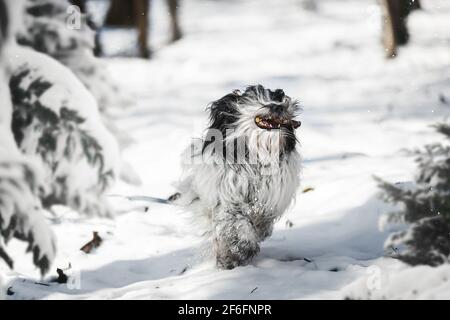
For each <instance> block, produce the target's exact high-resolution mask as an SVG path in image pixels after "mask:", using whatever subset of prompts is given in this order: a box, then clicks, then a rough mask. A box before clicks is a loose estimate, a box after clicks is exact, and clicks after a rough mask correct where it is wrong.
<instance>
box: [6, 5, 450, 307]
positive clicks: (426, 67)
mask: <svg viewBox="0 0 450 320" xmlns="http://www.w3.org/2000/svg"><path fill="white" fill-rule="evenodd" d="M0 2H1V1H0ZM26 2H27V3H28V5H29V6H30V7H33V5H34V4H35V3H39V4H40V5H47V3H50V5H49V6H50V7H47V9H48V8H50V10H46V11H45V12H46V13H45V14H44V15H46V17H47V16H48V17H49V18H48V19H47V20H42V19H43V18H42V15H43V14H42V12H41V11H39V10H30V9H28V11H27V14H28V15H29V16H33V17H34V18H36V19H35V20H33V19H31V20H28V19H24V20H23V21H25V22H27V25H28V29H27V31H26V32H24V33H23V34H21V35H20V36H18V42H19V43H21V44H24V45H28V46H31V47H32V48H33V49H35V50H36V51H40V52H44V53H46V54H47V55H50V56H52V57H53V58H55V59H56V60H58V61H59V62H60V63H62V64H63V65H65V66H66V67H68V68H69V69H70V70H71V71H72V72H73V73H74V74H75V75H76V76H77V77H78V78H79V79H80V80H81V81H82V82H83V84H84V85H85V87H86V88H87V89H89V91H90V92H91V93H92V95H93V96H94V97H95V101H96V103H97V105H98V107H99V110H100V114H101V118H102V121H103V123H104V124H106V126H107V128H108V129H109V131H111V132H112V133H113V135H114V137H115V138H116V139H117V140H118V142H119V146H120V150H121V160H122V166H121V169H122V170H121V177H120V179H118V183H116V184H115V185H114V187H113V188H112V189H111V190H110V191H108V193H107V194H118V195H151V196H157V197H162V198H164V197H167V196H169V195H170V194H171V193H172V192H173V187H172V183H173V182H175V181H177V179H178V178H179V176H180V174H181V168H180V159H179V155H180V154H181V152H182V151H183V149H184V148H185V147H186V146H187V145H188V144H189V143H190V141H191V139H193V138H195V137H201V136H202V134H203V133H204V129H205V128H206V125H207V122H208V114H207V112H206V108H207V106H208V104H209V103H210V102H211V101H214V100H217V99H219V98H220V97H222V96H224V95H226V94H228V93H230V92H231V91H233V90H235V89H241V90H242V89H244V88H245V87H246V86H248V85H253V84H262V85H264V86H265V87H268V88H271V89H277V88H281V89H283V90H284V91H285V92H286V94H288V95H289V96H291V97H292V98H295V99H298V100H300V102H301V105H302V107H303V112H302V114H301V115H300V120H301V121H302V123H303V125H302V127H301V129H300V130H299V131H298V139H299V142H300V146H299V150H300V153H301V155H302V157H303V172H302V187H301V189H299V190H298V193H297V202H296V203H295V204H294V205H293V206H292V208H291V209H290V210H289V212H288V213H287V214H286V215H285V216H284V217H283V218H282V219H281V220H280V221H279V222H278V223H277V224H276V226H275V231H274V234H273V236H272V237H271V238H270V239H268V240H267V241H265V242H264V243H263V245H262V249H261V254H260V256H258V258H257V259H256V260H255V262H254V263H253V264H252V265H251V266H248V267H245V268H238V269H236V270H233V271H229V272H220V271H219V270H216V269H215V267H214V266H213V263H212V262H211V260H208V259H205V257H204V256H202V255H201V254H198V252H199V251H201V249H202V248H203V247H202V243H203V242H202V241H203V240H202V239H203V238H201V237H200V236H198V235H197V234H195V231H196V228H195V227H193V226H192V223H190V222H189V221H188V219H186V217H185V216H183V215H182V214H181V213H180V212H179V211H180V210H178V209H176V208H173V207H167V206H161V205H155V206H154V207H153V206H152V207H151V208H150V214H145V215H144V214H143V212H142V211H143V210H142V208H143V207H142V206H141V207H133V208H131V209H132V210H131V209H130V208H129V204H127V205H128V207H127V208H126V210H125V212H122V211H121V213H120V214H119V215H118V216H117V218H116V220H114V221H110V220H105V219H93V220H89V219H84V218H80V217H79V216H78V213H82V212H76V211H77V210H78V208H76V207H75V208H73V207H72V209H74V210H73V211H75V212H73V211H68V210H67V208H66V209H61V208H58V209H57V210H53V211H54V215H56V216H52V218H51V220H50V224H51V226H52V229H53V230H54V232H55V233H56V235H57V238H58V240H59V246H58V247H59V251H58V255H57V257H56V258H55V259H56V260H55V261H56V264H57V265H58V266H66V265H68V264H69V263H72V265H74V268H77V269H78V270H82V271H83V273H82V274H83V279H84V280H83V283H82V284H83V286H82V288H81V290H78V291H70V290H67V289H66V288H63V287H55V286H51V287H48V288H47V287H42V286H41V287H36V285H34V284H33V283H32V282H31V281H30V282H24V281H22V280H21V277H29V275H30V274H33V272H34V270H33V269H30V267H28V264H27V263H25V258H23V257H19V259H18V261H19V263H16V268H17V271H16V272H17V273H9V278H8V281H9V283H10V285H11V286H12V287H13V288H14V290H15V292H17V293H16V295H15V296H12V298H48V297H50V298H55V297H56V298H61V297H62V298H73V297H76V298H86V297H98V298H110V297H113V298H121V297H125V298H132V299H133V298H144V299H146V298H149V297H150V298H154V297H156V298H158V297H159V298H164V299H166V298H169V299H170V298H189V299H197V298H203V299H205V298H206V299H210V298H234V299H247V298H255V299H258V298H260V299H264V298H272V299H273V298H281V299H300V298H333V299H339V298H344V297H348V296H349V295H350V292H351V293H352V294H353V296H354V297H356V298H360V297H365V298H367V297H370V294H373V291H370V290H369V289H370V288H367V286H366V283H367V282H366V279H367V272H368V271H370V268H371V267H372V266H375V267H377V268H378V267H380V268H381V269H382V272H384V273H385V274H388V275H389V276H390V277H391V278H392V279H393V278H395V277H398V279H399V281H400V283H403V284H407V285H405V286H401V285H397V286H396V285H395V281H392V282H390V283H387V282H386V283H385V282H383V288H382V290H381V291H377V294H379V296H380V297H383V298H386V297H387V298H398V297H405V296H408V295H412V296H413V297H430V296H431V297H436V296H440V297H449V293H450V285H449V282H448V279H450V277H449V276H448V275H450V267H449V266H448V259H447V258H445V259H447V260H445V259H444V260H445V261H444V260H443V261H444V262H446V263H447V265H446V267H445V268H443V269H439V270H438V271H437V273H433V272H434V269H433V271H430V269H426V270H425V271H424V269H414V270H415V271H412V272H411V273H409V274H407V273H402V271H403V270H405V269H407V268H408V267H407V266H406V265H404V264H402V263H401V262H400V260H399V259H397V258H398V256H396V255H397V247H395V245H392V244H387V245H386V244H385V241H386V239H387V238H388V237H389V235H390V233H391V232H392V230H391V229H389V228H387V229H380V228H379V225H380V219H381V220H383V218H382V217H383V215H385V214H386V213H389V212H391V211H392V210H393V208H392V206H388V205H386V204H385V203H383V202H382V201H381V200H380V199H379V193H380V188H379V183H378V182H377V181H376V180H375V179H374V176H377V177H380V178H382V179H384V180H386V181H389V182H392V183H394V184H402V183H405V182H410V181H414V179H415V177H416V176H418V175H419V176H420V172H418V170H417V169H418V168H417V165H416V162H415V160H414V157H411V153H410V152H405V150H415V149H418V148H422V147H423V146H425V145H428V144H430V143H434V142H435V141H442V138H441V137H440V136H439V134H438V133H437V132H436V130H435V129H434V128H433V127H432V125H434V124H436V123H443V122H446V121H447V118H448V116H449V115H450V1H448V0H420V1H419V0H378V1H377V0H133V1H125V0H111V1H109V0H85V1H83V0H80V1H75V0H72V1H71V2H72V4H74V5H77V6H78V7H79V8H80V10H81V12H82V13H83V15H82V17H83V19H85V20H83V21H85V24H87V25H88V26H89V28H85V26H84V24H82V26H83V27H82V28H79V27H76V25H77V18H78V17H79V16H78V11H77V10H78V9H77V10H75V11H74V9H73V7H68V5H69V4H68V2H67V1H66V2H64V3H65V5H61V2H60V1H59V0H58V1H51V0H27V1H26ZM52 6H56V7H59V9H58V10H60V11H58V12H59V13H58V15H55V16H56V18H55V17H53V16H52V14H53V13H54V11H55V12H56V11H57V10H51V8H52ZM61 6H62V7H61ZM66 9H67V11H66ZM58 19H59V20H58ZM57 20H58V21H59V22H60V24H56V23H54V22H55V21H57ZM29 21H31V22H29ZM33 21H34V22H33ZM73 25H75V27H74V28H72V27H73ZM42 26H43V27H42ZM48 30H50V31H48ZM53 30H58V31H56V32H53ZM43 34H45V35H46V36H45V39H41V37H40V35H43ZM55 34H56V35H57V36H55ZM86 35H88V36H87V37H86V38H87V40H86V39H85V36H86ZM55 38H56V40H55ZM55 43H56V45H55ZM79 47H81V48H82V50H81V51H80V50H78V49H77V48H79ZM94 55H95V57H94ZM61 79H64V77H61V78H60V80H61ZM69 87H72V86H69ZM77 96H78V95H77V94H74V95H73V96H72V100H73V105H77V103H78V104H80V102H79V101H78V100H77V98H76V97H77ZM80 101H81V100H80ZM83 102H84V100H83ZM93 108H94V107H93ZM88 118H89V116H88ZM444 131H445V130H444ZM449 132H450V131H449ZM431 149H433V148H431ZM431 149H427V150H428V151H429V150H431ZM433 150H435V149H433ZM428 154H429V155H430V158H433V159H434V158H438V157H434V153H433V152H432V151H430V152H428ZM426 159H428V158H426ZM433 159H432V160H430V161H429V162H427V163H428V164H430V167H432V168H434V167H433V165H432V164H433V161H434V160H433ZM427 161H428V160H427ZM441 164H442V163H439V165H441ZM425 167H426V166H422V167H421V168H422V169H423V168H425ZM430 172H433V174H434V173H436V172H441V171H439V170H430ZM448 172H450V170H449V171H445V174H446V175H447V176H448V174H447V173H448ZM439 174H440V173H439ZM431 176H432V174H431ZM437 180H439V179H436V181H437ZM433 181H434V180H433ZM425 186H426V188H425V187H424V189H423V190H425V189H426V190H427V191H429V190H430V189H429V181H428V182H426V183H425ZM447 187H448V185H446V187H445V188H447ZM445 190H447V191H448V188H447V189H445ZM447 191H446V192H447ZM88 193H89V191H85V192H83V193H82V194H88ZM428 196H429V194H427V195H426V196H425V198H426V199H428V198H427V197H428ZM445 197H446V196H444V198H445ZM410 198H411V197H410ZM410 198H408V199H410ZM417 198H419V202H420V201H422V200H423V199H424V198H421V197H419V196H418V197H417ZM445 199H447V198H445ZM397 200H398V199H397ZM425 202H426V203H427V204H428V205H429V206H430V207H431V209H430V208H428V207H427V209H426V210H425V209H424V210H422V211H423V212H426V214H430V212H432V214H433V215H436V214H440V213H441V212H444V211H443V210H441V211H439V210H438V213H436V211H433V210H434V207H433V203H432V202H427V201H425ZM425 202H424V201H422V202H420V203H421V204H423V203H425ZM445 203H446V202H445ZM113 208H114V210H115V211H117V210H118V208H120V209H122V207H120V206H119V205H118V204H113ZM147 209H148V208H147ZM445 210H446V211H445V212H446V215H448V216H450V210H448V206H447V207H446V209H445ZM78 211H80V210H78ZM145 212H147V211H145ZM427 217H428V216H427ZM422 218H423V216H420V219H422ZM418 220H419V218H417V217H416V218H414V219H413V220H411V221H409V222H411V223H414V222H417V221H418ZM446 221H447V222H446V223H445V224H446V226H447V227H448V226H450V223H448V221H450V219H448V220H446ZM447 227H445V228H442V229H440V230H441V231H442V232H441V231H440V232H441V233H439V232H438V233H436V234H437V235H438V236H439V237H440V238H439V239H440V240H439V241H441V240H442V239H445V241H450V240H448V234H449V233H448V232H447V231H446V230H447V229H446V228H447ZM92 231H98V232H99V234H100V235H101V236H102V237H103V238H104V239H105V242H104V244H103V245H102V247H101V249H98V251H97V253H96V254H94V255H91V256H86V255H84V254H81V253H80V252H79V246H80V245H81V244H82V243H83V242H85V240H86V239H88V238H90V237H91V233H92ZM430 234H434V233H433V232H429V231H427V232H425V235H430ZM441 236H442V237H441ZM427 239H428V238H427ZM423 243H428V244H430V246H431V247H429V248H426V249H425V251H427V252H434V251H435V250H434V249H435V248H433V245H434V244H435V243H441V242H437V241H436V242H434V241H428V242H427V241H423ZM449 247H450V244H448V242H446V245H444V246H443V248H444V251H445V252H444V255H445V257H448V251H446V250H447V249H448V248H449ZM11 248H12V250H10V251H11V252H19V251H20V249H22V247H20V246H18V245H17V244H12V246H11ZM441 249H442V247H441ZM20 252H21V251H20ZM393 257H394V258H395V259H392V258H393ZM304 258H307V259H306V260H305V259H304ZM22 261H24V263H21V262H22ZM26 261H28V260H26ZM308 261H309V262H308ZM311 261H313V263H311ZM432 261H434V260H432V259H429V260H427V261H425V262H424V264H433V263H434V262H433V263H431V262H432ZM422 262H423V261H422ZM435 265H436V263H435ZM432 274H435V275H436V278H432ZM424 275H430V276H429V278H427V279H425V280H424V281H422V282H420V285H418V287H414V286H415V285H416V283H417V281H416V279H422V278H424ZM442 275H444V276H442ZM441 276H442V277H441ZM438 278H439V279H440V280H439V281H442V283H444V284H443V285H442V286H439V290H437V291H434V288H435V283H436V281H437V280H436V281H435V282H433V281H434V280H433V279H438ZM444 278H446V279H447V280H442V279H444ZM383 279H384V278H383ZM428 280H429V281H428ZM383 281H384V280H383ZM391 284H392V285H391ZM255 287H256V288H257V289H255V290H253V289H254V288H255ZM105 289H107V290H105ZM252 290H253V291H252ZM414 290H416V291H417V292H418V294H412V293H411V292H414ZM368 291H369V293H368ZM430 292H431V293H430ZM372 297H373V295H372Z"/></svg>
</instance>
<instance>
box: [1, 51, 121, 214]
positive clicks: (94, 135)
mask: <svg viewBox="0 0 450 320" xmlns="http://www.w3.org/2000/svg"><path fill="white" fill-rule="evenodd" d="M10 52H11V55H12V56H13V57H14V59H10V61H11V63H10V64H11V65H10V69H11V70H12V76H11V78H10V81H9V86H10V90H11V95H12V101H13V105H14V112H13V119H12V128H13V133H14V138H15V141H16V143H17V145H18V146H19V148H20V150H21V151H22V152H23V153H24V154H25V155H27V156H28V157H30V158H35V159H36V160H37V161H38V162H39V163H40V165H41V166H42V168H44V174H45V176H44V178H45V181H46V185H47V186H48V187H47V188H46V189H42V190H41V192H40V197H41V200H42V203H43V205H44V206H45V207H47V208H48V207H51V206H52V205H55V204H61V205H67V206H69V207H71V208H73V209H74V210H77V211H79V212H81V213H85V214H88V215H109V214H110V210H109V207H108V205H107V201H106V198H105V195H104V194H105V192H106V191H107V190H108V188H109V187H110V186H111V185H112V183H113V182H114V180H115V178H116V177H117V169H118V164H119V150H118V146H117V142H116V140H115V138H114V137H113V136H112V135H111V133H110V132H109V131H108V130H107V129H106V127H105V126H104V124H103V122H102V120H101V117H100V113H99V110H98V107H97V103H96V101H95V99H94V97H93V96H92V95H91V94H90V92H89V91H88V90H87V89H86V88H85V87H84V86H83V84H82V83H81V82H80V81H79V80H78V79H77V78H76V77H75V75H74V74H73V73H72V72H71V71H70V70H69V69H67V68H66V67H65V66H63V65H62V64H60V63H59V62H58V61H56V60H54V59H52V58H51V57H49V56H47V55H44V54H41V53H38V52H36V51H34V50H32V49H29V48H24V47H20V46H17V47H16V48H14V49H11V50H10Z"/></svg>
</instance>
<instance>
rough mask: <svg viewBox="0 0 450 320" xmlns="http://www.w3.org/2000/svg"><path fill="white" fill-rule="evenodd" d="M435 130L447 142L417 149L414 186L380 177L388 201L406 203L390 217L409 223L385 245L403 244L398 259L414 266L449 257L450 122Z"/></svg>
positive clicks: (437, 261)
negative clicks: (416, 170)
mask: <svg viewBox="0 0 450 320" xmlns="http://www.w3.org/2000/svg"><path fill="white" fill-rule="evenodd" d="M436 129H437V131H438V132H439V133H441V134H442V135H444V136H445V137H446V141H445V142H443V143H433V144H430V145H427V146H425V148H424V150H420V151H417V152H416V155H417V158H416V161H417V164H418V174H417V176H416V178H415V181H414V184H413V187H411V188H408V189H406V188H402V186H401V185H398V184H397V185H396V184H390V183H387V182H383V181H381V180H380V186H381V188H382V190H383V191H384V196H385V200H386V201H388V202H394V203H400V204H402V205H403V206H402V207H403V209H402V210H401V211H399V212H395V213H392V214H390V217H389V218H390V219H389V220H390V221H403V222H407V223H409V227H408V229H407V230H403V231H400V232H397V233H395V234H393V235H392V236H391V237H390V238H389V239H388V241H387V242H386V246H387V247H392V246H394V247H404V249H402V250H401V251H400V252H399V255H398V258H399V259H401V260H402V261H405V262H406V263H409V264H412V265H418V264H426V265H431V266H437V265H440V264H443V263H447V262H448V261H449V259H450V144H449V141H448V139H450V125H448V124H439V125H437V126H436Z"/></svg>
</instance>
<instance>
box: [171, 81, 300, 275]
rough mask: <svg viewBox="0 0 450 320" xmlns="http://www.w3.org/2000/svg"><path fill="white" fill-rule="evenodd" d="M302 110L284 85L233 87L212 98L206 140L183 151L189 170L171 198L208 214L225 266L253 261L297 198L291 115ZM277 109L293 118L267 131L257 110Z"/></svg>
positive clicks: (199, 213) (265, 114) (210, 231)
mask: <svg viewBox="0 0 450 320" xmlns="http://www.w3.org/2000/svg"><path fill="white" fill-rule="evenodd" d="M299 109H300V108H299V105H298V102H297V101H294V100H292V99H291V98H289V97H288V96H286V95H285V94H284V92H283V91H282V90H275V91H271V90H268V89H265V88H264V87H263V86H261V85H258V86H251V87H248V88H247V89H246V91H245V92H244V93H242V94H241V93H240V92H238V91H235V92H233V93H231V94H228V95H226V96H224V97H223V98H221V99H220V100H218V101H215V102H213V103H212V104H211V106H210V108H209V111H210V120H211V124H210V127H209V129H208V133H207V137H206V139H204V140H198V141H195V142H193V143H192V145H191V146H190V147H189V148H188V149H187V150H186V151H185V153H184V154H183V162H184V163H183V167H184V172H185V173H184V176H183V178H182V179H181V181H180V183H179V184H178V186H177V188H178V193H176V194H174V195H173V196H171V197H170V198H169V200H170V201H173V202H174V203H176V204H179V205H183V206H185V207H186V208H187V209H188V210H189V211H192V212H193V213H194V214H195V217H196V218H206V222H207V233H208V234H209V235H210V236H211V237H212V240H213V244H214V253H215V256H216V262H217V265H218V266H219V267H221V268H226V269H232V268H234V267H236V266H240V265H246V264H248V263H249V262H250V261H251V259H252V258H253V257H254V256H255V255H256V254H257V253H258V252H259V243H260V242H261V241H263V240H264V239H265V238H267V237H269V236H270V235H271V233H272V229H273V224H274V222H275V221H277V219H279V218H280V217H281V215H282V214H283V213H284V211H285V210H286V209H287V208H288V206H289V205H290V204H291V202H292V201H293V199H294V198H295V194H296V190H297V188H298V186H299V174H300V155H299V153H298V152H297V150H296V145H297V139H296V136H295V132H294V131H295V129H296V128H297V127H298V126H299V125H300V123H299V122H298V121H295V120H294V118H295V117H296V116H297V114H298V111H299ZM273 114H277V115H279V116H282V117H283V119H288V120H289V123H288V125H284V126H281V127H278V128H275V129H272V130H266V129H262V128H260V127H259V126H258V125H257V124H256V122H255V119H256V117H257V116H261V117H269V116H270V115H273ZM291 121H292V122H291ZM294 123H295V125H294ZM218 132H220V133H221V134H222V137H220V140H219V138H218V137H217V133H218ZM212 137H214V138H215V140H214V141H212V140H213V139H211V138H212ZM239 141H241V142H242V141H243V142H244V147H241V148H240V147H239V146H240V145H241V146H242V144H239ZM277 147H278V148H279V150H275V149H274V148H277ZM274 151H275V152H274ZM252 154H253V155H256V158H252V157H251V155H252ZM252 159H256V161H252Z"/></svg>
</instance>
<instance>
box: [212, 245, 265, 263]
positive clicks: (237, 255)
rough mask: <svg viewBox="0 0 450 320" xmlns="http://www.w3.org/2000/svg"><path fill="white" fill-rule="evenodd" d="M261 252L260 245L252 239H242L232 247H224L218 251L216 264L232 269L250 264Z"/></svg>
mask: <svg viewBox="0 0 450 320" xmlns="http://www.w3.org/2000/svg"><path fill="white" fill-rule="evenodd" d="M258 253H259V245H258V244H257V243H255V242H252V241H241V242H239V243H237V244H236V245H235V246H233V247H232V248H229V247H228V248H226V249H225V248H222V249H221V250H219V251H218V252H217V253H216V265H217V267H218V268H220V269H227V270H231V269H234V268H236V267H240V266H246V265H248V264H249V263H250V262H251V261H252V259H253V258H254V257H255V256H256V255H257V254H258Z"/></svg>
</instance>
